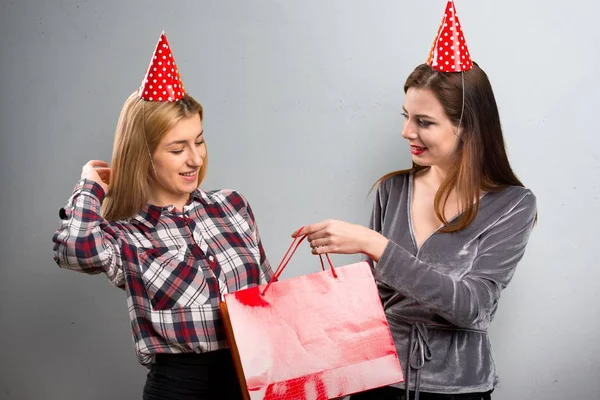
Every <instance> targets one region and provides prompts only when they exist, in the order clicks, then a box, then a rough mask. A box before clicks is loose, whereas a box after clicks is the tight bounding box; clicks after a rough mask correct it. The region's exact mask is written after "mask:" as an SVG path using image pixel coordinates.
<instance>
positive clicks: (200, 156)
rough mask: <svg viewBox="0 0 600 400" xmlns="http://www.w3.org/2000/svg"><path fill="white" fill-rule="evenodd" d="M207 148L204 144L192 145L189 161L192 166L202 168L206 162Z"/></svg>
mask: <svg viewBox="0 0 600 400" xmlns="http://www.w3.org/2000/svg"><path fill="white" fill-rule="evenodd" d="M205 149H206V147H205V146H204V145H201V146H193V147H192V150H191V151H190V152H189V157H188V161H187V163H188V165H189V166H190V167H195V168H200V167H201V166H202V164H203V163H204V153H205V152H206V150H205Z"/></svg>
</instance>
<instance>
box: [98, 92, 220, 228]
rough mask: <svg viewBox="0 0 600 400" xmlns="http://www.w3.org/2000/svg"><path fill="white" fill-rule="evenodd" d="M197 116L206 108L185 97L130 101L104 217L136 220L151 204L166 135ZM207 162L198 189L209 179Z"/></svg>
mask: <svg viewBox="0 0 600 400" xmlns="http://www.w3.org/2000/svg"><path fill="white" fill-rule="evenodd" d="M195 114H198V115H200V120H202V119H203V109H202V106H201V105H200V103H198V102H197V101H196V100H194V98H192V97H191V96H189V95H186V96H185V97H184V98H183V99H181V100H179V101H177V102H153V101H146V100H143V99H141V98H140V97H139V96H138V95H137V92H136V93H133V94H131V95H130V96H129V98H127V100H126V101H125V104H124V105H123V108H122V109H121V115H120V116H119V122H118V123H117V128H116V131H115V141H114V145H113V154H112V161H111V172H110V181H109V184H108V193H107V195H106V199H105V200H104V202H103V204H102V216H103V217H104V218H105V219H107V220H109V221H117V220H121V219H126V218H130V217H133V216H134V215H135V214H137V213H138V212H139V211H140V210H141V209H142V207H144V205H145V204H146V203H147V201H148V195H149V192H150V187H151V183H152V177H153V171H152V163H151V159H150V154H154V151H155V150H156V148H157V146H158V144H159V142H160V140H161V139H162V138H163V136H164V135H165V134H166V133H167V132H168V131H169V130H171V128H173V126H175V124H177V122H178V121H179V120H181V119H183V118H188V117H191V116H193V115H195ZM207 163H208V159H207V158H205V159H204V163H203V165H202V167H201V168H200V171H199V172H198V186H200V184H201V183H202V181H203V180H204V177H205V176H206V166H207Z"/></svg>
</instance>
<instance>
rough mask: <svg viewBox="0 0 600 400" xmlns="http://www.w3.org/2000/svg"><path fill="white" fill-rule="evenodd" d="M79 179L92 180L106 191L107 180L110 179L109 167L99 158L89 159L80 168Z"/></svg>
mask: <svg viewBox="0 0 600 400" xmlns="http://www.w3.org/2000/svg"><path fill="white" fill-rule="evenodd" d="M81 179H89V180H90V181H94V182H96V183H97V184H99V185H100V186H102V189H104V193H107V192H108V182H109V181H110V168H109V167H108V164H107V163H105V162H104V161H100V160H90V161H88V162H87V164H85V165H84V166H83V168H82V169H81Z"/></svg>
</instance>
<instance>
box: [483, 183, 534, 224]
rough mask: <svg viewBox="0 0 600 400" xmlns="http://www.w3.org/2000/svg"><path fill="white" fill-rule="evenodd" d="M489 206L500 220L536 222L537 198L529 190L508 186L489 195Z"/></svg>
mask: <svg viewBox="0 0 600 400" xmlns="http://www.w3.org/2000/svg"><path fill="white" fill-rule="evenodd" d="M486 197H489V204H490V206H491V209H492V211H493V213H494V214H496V215H497V217H498V218H503V219H505V218H510V219H515V220H517V219H518V220H524V221H525V220H526V221H530V220H535V219H536V216H537V198H536V196H535V194H534V193H533V192H532V191H531V190H530V189H528V188H525V187H521V186H508V187H506V188H504V189H502V190H501V191H499V192H494V193H488V194H487V195H486Z"/></svg>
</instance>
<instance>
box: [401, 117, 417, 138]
mask: <svg viewBox="0 0 600 400" xmlns="http://www.w3.org/2000/svg"><path fill="white" fill-rule="evenodd" d="M402 137H403V138H404V139H406V140H414V139H417V138H418V137H419V133H418V131H417V128H416V127H415V124H413V123H412V121H410V119H407V120H406V121H404V126H403V127H402Z"/></svg>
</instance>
